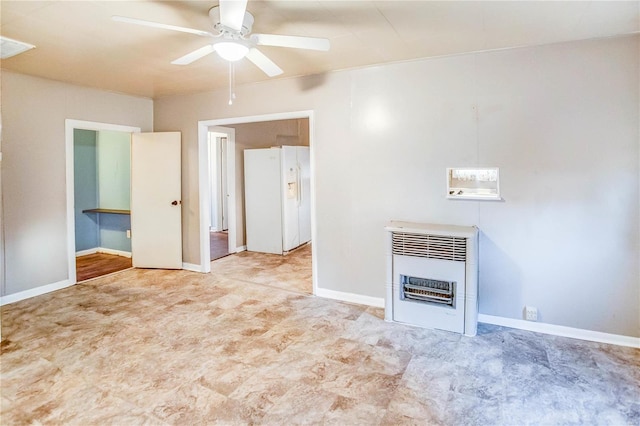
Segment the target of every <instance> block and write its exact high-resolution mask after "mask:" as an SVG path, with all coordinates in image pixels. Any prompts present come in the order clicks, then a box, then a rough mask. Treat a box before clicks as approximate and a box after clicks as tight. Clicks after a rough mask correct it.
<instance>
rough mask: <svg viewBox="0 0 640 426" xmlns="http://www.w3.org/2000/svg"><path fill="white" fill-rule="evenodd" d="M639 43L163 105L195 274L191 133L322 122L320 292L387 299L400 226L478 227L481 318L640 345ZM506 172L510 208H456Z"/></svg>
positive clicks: (524, 52)
mask: <svg viewBox="0 0 640 426" xmlns="http://www.w3.org/2000/svg"><path fill="white" fill-rule="evenodd" d="M639 47H640V46H639V37H638V36H633V37H623V38H612V39H606V40H595V41H584V42H575V43H565V44H556V45H549V46H542V47H534V48H523V49H513V50H505V51H497V52H487V53H479V54H469V55H463V56H456V57H445V58H438V59H431V60H422V61H414V62H406V63H400V64H393V65H384V66H377V67H369V68H364V69H357V70H350V71H344V72H335V73H330V74H326V75H321V76H313V77H306V78H294V79H285V80H274V81H272V82H267V83H263V84H254V85H246V86H240V87H238V88H237V92H236V93H237V100H236V102H235V103H234V105H233V106H231V107H229V106H228V105H227V102H226V96H227V95H226V93H225V92H224V91H217V92H207V93H200V94H196V95H189V96H173V97H167V98H162V99H158V100H156V101H155V103H154V117H155V121H154V125H155V129H156V130H158V131H162V130H181V131H182V132H183V141H184V145H183V155H184V157H183V158H184V159H183V166H184V170H185V173H184V182H183V189H185V194H186V195H185V197H184V202H185V209H186V210H188V212H189V214H188V215H187V218H188V219H187V221H186V222H185V228H184V233H185V235H186V236H187V237H186V238H187V241H186V245H185V248H184V249H185V261H186V262H190V263H199V261H200V259H199V250H198V249H199V246H198V199H197V198H198V195H197V194H198V190H197V187H198V175H197V173H198V172H197V164H198V158H197V152H198V150H197V122H198V120H211V119H220V118H230V117H241V116H251V115H261V114H268V113H278V112H287V111H301V110H314V114H315V134H314V140H313V143H312V151H313V155H314V163H315V196H316V198H315V200H316V229H317V238H316V240H315V241H314V251H315V252H316V256H317V265H316V266H317V280H318V285H319V287H320V288H323V289H329V290H336V291H341V292H347V293H355V294H360V295H366V296H372V297H378V298H382V297H383V296H384V282H385V256H384V253H385V248H384V246H383V243H384V238H383V235H384V234H383V227H384V225H385V223H386V222H387V221H388V220H390V219H398V220H412V221H421V222H440V223H455V224H461V225H468V224H476V225H478V226H479V228H480V230H481V241H480V246H481V249H480V312H481V313H484V314H489V315H496V316H502V317H507V318H516V319H520V318H522V309H523V307H524V305H531V306H535V307H537V308H538V309H539V320H540V321H541V322H546V323H551V324H557V325H564V326H569V327H577V328H583V329H588V330H596V331H602V332H609V333H616V334H623V335H629V336H636V337H637V336H640V290H639V289H640V285H639V281H638V280H639V278H638V277H639V276H640V270H639V259H640V254H639V245H640V243H639V241H640V230H639V229H638V228H639V222H640V213H639V206H640V199H639V176H640V170H639V169H640V167H639V164H638V163H639V158H640V154H639V144H640V135H639V123H638V120H639V119H638V117H639V108H640V106H639V103H640V102H639V93H640V90H639V88H638V86H639V78H640V77H639V75H640V72H639V71H640V70H639V69H638V62H639V55H640V53H639V51H640V49H639ZM477 165H482V166H493V167H500V177H501V190H502V195H503V197H504V201H502V202H477V201H459V200H447V199H446V198H445V169H446V167H464V166H477Z"/></svg>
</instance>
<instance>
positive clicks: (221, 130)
mask: <svg viewBox="0 0 640 426" xmlns="http://www.w3.org/2000/svg"><path fill="white" fill-rule="evenodd" d="M208 131H209V133H208V134H209V136H211V135H212V134H213V135H215V137H216V140H215V141H214V140H211V138H209V178H212V175H213V173H214V171H215V172H216V173H217V172H218V166H220V167H221V168H222V169H223V170H225V172H226V173H225V181H224V184H225V185H223V182H222V181H219V179H217V178H216V197H217V198H218V200H216V210H217V211H216V215H217V218H216V224H217V225H219V226H217V227H216V228H220V229H219V231H223V230H224V229H225V228H224V221H225V220H226V222H227V231H228V232H231V230H230V229H229V217H230V216H231V215H230V213H229V197H230V196H229V193H230V185H229V176H230V173H229V152H230V151H231V150H232V149H233V150H234V151H235V134H236V129H234V128H233V127H220V126H215V127H209V129H208ZM222 135H224V137H225V142H224V143H223V142H220V148H222V147H223V146H224V156H225V158H224V159H223V158H219V155H220V153H219V152H216V159H217V160H219V161H218V163H219V164H215V165H214V164H212V160H213V159H212V156H211V150H213V149H216V150H217V148H218V142H217V138H218V137H220V136H222ZM233 158H235V155H234V156H233ZM223 165H224V167H223ZM233 167H234V168H235V164H234V165H233ZM234 176H235V174H234ZM212 180H213V179H211V180H209V182H211V181H212ZM234 182H235V179H234ZM210 189H211V192H209V196H210V197H211V196H212V192H213V188H212V187H211V188H210ZM218 192H221V193H218ZM211 201H212V200H211V198H209V202H210V203H211ZM211 204H212V205H213V203H211ZM224 204H226V207H227V212H226V218H224V219H223V218H222V216H223V215H222V214H221V210H222V211H223V212H224ZM209 219H212V217H209ZM218 219H220V223H218ZM233 231H234V233H235V227H234V229H233ZM228 240H229V244H228V251H229V253H235V252H236V251H237V250H236V243H235V235H234V236H233V241H232V238H229V239H228Z"/></svg>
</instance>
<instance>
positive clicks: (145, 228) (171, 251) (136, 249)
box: [131, 132, 182, 269]
mask: <svg viewBox="0 0 640 426" xmlns="http://www.w3.org/2000/svg"><path fill="white" fill-rule="evenodd" d="M180 163H181V152H180V132H166V133H134V134H133V135H132V138H131V253H132V261H133V266H134V267H137V268H163V269H182V206H181V204H182V202H181V186H182V184H181V181H182V175H181V164H180Z"/></svg>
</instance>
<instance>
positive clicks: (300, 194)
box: [296, 164, 302, 207]
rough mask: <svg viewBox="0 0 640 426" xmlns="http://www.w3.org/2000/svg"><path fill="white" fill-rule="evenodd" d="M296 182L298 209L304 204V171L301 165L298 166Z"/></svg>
mask: <svg viewBox="0 0 640 426" xmlns="http://www.w3.org/2000/svg"><path fill="white" fill-rule="evenodd" d="M296 181H297V186H298V207H300V205H301V204H302V171H301V170H300V164H298V165H297V166H296Z"/></svg>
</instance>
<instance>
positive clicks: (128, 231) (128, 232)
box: [121, 229, 131, 238]
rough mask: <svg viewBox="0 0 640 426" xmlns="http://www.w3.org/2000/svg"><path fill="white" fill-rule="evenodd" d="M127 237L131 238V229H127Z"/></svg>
mask: <svg viewBox="0 0 640 426" xmlns="http://www.w3.org/2000/svg"><path fill="white" fill-rule="evenodd" d="M121 235H122V234H121ZM127 238H131V229H127Z"/></svg>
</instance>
